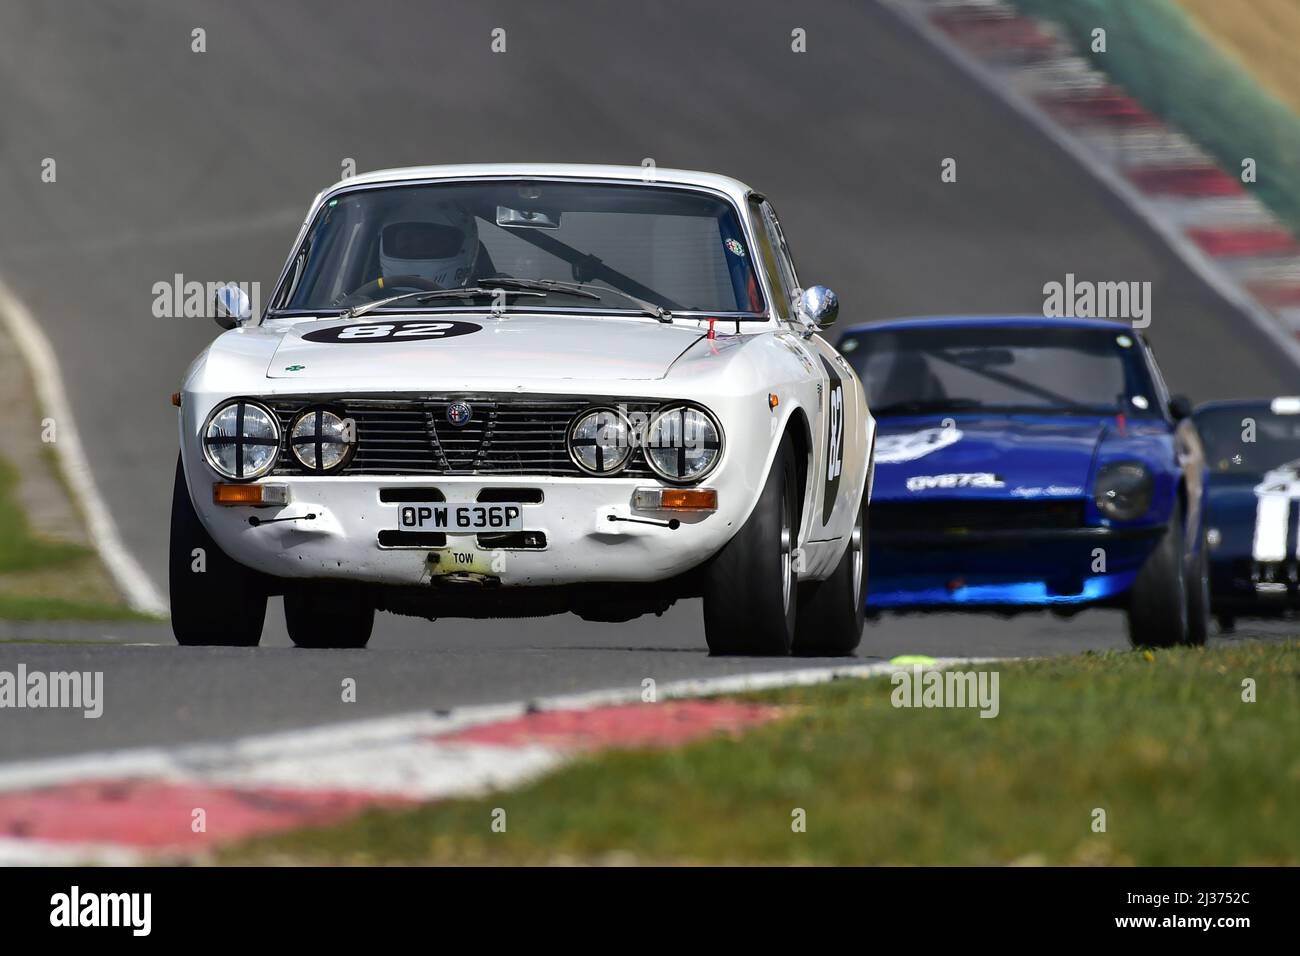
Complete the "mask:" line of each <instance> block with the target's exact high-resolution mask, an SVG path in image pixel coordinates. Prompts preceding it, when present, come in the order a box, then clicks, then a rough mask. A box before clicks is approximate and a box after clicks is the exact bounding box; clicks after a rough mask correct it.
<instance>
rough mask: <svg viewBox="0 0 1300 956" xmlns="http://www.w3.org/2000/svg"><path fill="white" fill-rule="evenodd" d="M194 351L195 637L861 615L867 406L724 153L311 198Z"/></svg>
mask: <svg viewBox="0 0 1300 956" xmlns="http://www.w3.org/2000/svg"><path fill="white" fill-rule="evenodd" d="M214 306H215V311H216V317H217V320H218V322H219V323H220V324H222V325H223V326H224V327H226V328H228V329H229V331H227V332H225V333H224V334H222V335H221V336H219V337H218V338H217V339H216V340H215V341H214V342H213V343H212V344H211V345H210V346H209V347H208V348H207V350H206V351H204V352H203V353H202V354H201V355H200V356H199V357H198V359H197V360H196V361H195V362H194V363H193V365H191V367H190V369H189V371H188V372H187V373H186V376H185V382H184V386H183V390H182V391H181V393H180V398H179V403H180V416H179V417H180V448H181V453H180V462H179V464H178V467H177V474H176V489H175V494H174V497H173V503H172V540H171V569H170V572H171V573H170V578H171V607H172V625H173V628H174V631H175V634H176V638H177V640H178V641H179V642H180V643H181V644H233V645H255V644H257V643H258V641H259V640H260V637H261V632H262V625H263V620H264V618H265V615H266V599H267V596H268V595H271V594H283V595H284V607H285V616H286V619H287V625H288V631H289V634H290V636H291V637H292V638H293V641H294V643H295V644H297V645H299V646H303V647H362V646H364V645H365V644H366V642H367V641H368V640H369V637H370V633H371V628H372V625H373V621H374V613H375V611H376V610H383V611H390V612H394V613H398V614H411V615H418V616H422V617H427V618H430V619H435V618H443V617H513V616H536V615H542V614H555V613H564V612H569V611H572V612H574V613H576V614H578V615H580V616H581V617H583V618H584V619H586V620H595V621H625V620H630V619H631V618H633V617H636V616H638V615H641V614H646V613H656V614H657V613H662V612H663V611H664V610H665V609H667V608H668V607H669V606H670V605H671V604H672V603H673V602H674V601H676V600H677V599H679V598H686V597H703V606H704V625H705V635H706V637H707V640H708V645H709V648H710V650H711V651H713V652H714V653H725V654H789V653H791V652H794V653H801V654H844V653H848V652H850V651H852V649H853V648H854V647H856V646H857V644H858V641H859V639H860V637H861V633H862V621H863V605H864V598H865V590H866V588H865V584H866V580H865V579H866V557H865V555H866V551H865V548H864V536H865V531H866V529H865V517H866V506H867V499H868V495H869V493H870V485H871V454H872V448H873V442H874V438H875V422H874V421H873V419H872V417H871V415H870V413H869V411H868V409H867V406H866V402H865V399H864V396H863V390H862V385H861V383H860V382H859V380H858V378H857V376H856V374H855V373H854V371H853V369H852V368H851V367H850V366H849V364H848V363H847V362H846V361H845V360H844V359H843V358H841V356H840V355H839V354H838V353H837V352H836V351H835V350H834V349H833V348H832V347H831V346H830V345H828V344H827V343H826V342H825V341H824V340H823V339H822V338H821V336H820V335H818V330H819V329H820V328H824V327H825V326H827V325H829V324H830V323H831V322H833V321H834V319H835V317H836V313H837V312H838V302H837V300H836V298H835V295H834V294H833V293H832V292H831V291H830V290H829V289H826V288H824V287H821V286H814V287H812V288H808V289H801V288H800V286H799V281H798V278H797V276H796V274H795V270H794V265H793V263H792V262H791V259H790V254H789V251H788V249H787V248H786V244H785V239H784V237H783V235H782V233H781V227H780V224H779V223H778V221H777V218H776V214H775V212H774V211H773V209H772V206H771V204H770V203H768V202H767V200H766V199H764V198H763V197H762V196H760V195H759V194H757V193H755V192H754V191H753V190H751V189H749V187H747V186H745V185H743V184H742V183H739V182H737V181H735V180H733V179H728V178H726V177H723V176H716V175H711V174H707V173H697V172H683V171H678V170H665V169H658V170H646V169H642V168H640V167H610V166H555V165H545V166H543V165H524V166H516V165H511V166H501V165H489V166H478V165H476V166H442V167H424V168H415V169H402V170H390V171H385V172H377V173H370V174H366V175H359V176H355V177H353V178H350V179H346V180H344V181H342V182H340V183H338V184H336V185H334V186H332V187H330V188H329V189H327V190H325V191H324V192H322V193H321V194H320V195H319V196H318V197H317V198H316V200H315V201H314V202H313V203H312V206H311V209H310V211H309V213H308V216H307V218H306V220H305V221H304V223H303V226H302V230H301V232H300V233H299V235H298V237H297V240H296V241H295V242H294V244H293V248H292V251H291V255H290V256H289V260H288V262H287V264H286V265H285V267H284V271H283V272H282V274H281V276H280V279H279V280H278V282H277V284H276V287H275V290H274V292H273V294H272V295H271V297H270V298H269V300H268V302H267V308H266V310H265V312H263V313H262V314H260V315H255V314H253V309H252V308H251V302H250V299H249V297H248V296H247V295H246V293H245V292H244V291H242V290H240V289H239V288H238V287H236V286H223V287H221V288H220V289H219V290H217V293H216V296H215V302H214Z"/></svg>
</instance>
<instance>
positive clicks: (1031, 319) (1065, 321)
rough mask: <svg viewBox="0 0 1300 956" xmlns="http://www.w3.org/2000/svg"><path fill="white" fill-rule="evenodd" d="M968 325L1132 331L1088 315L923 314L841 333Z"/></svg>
mask: <svg viewBox="0 0 1300 956" xmlns="http://www.w3.org/2000/svg"><path fill="white" fill-rule="evenodd" d="M971 326H985V327H1001V328H1090V329H1095V328H1098V327H1101V328H1108V329H1114V330H1115V331H1117V332H1119V331H1132V328H1133V327H1132V325H1130V324H1129V323H1127V322H1115V321H1112V320H1110V319H1088V318H1075V317H1064V318H1051V317H1045V316H1041V315H927V316H916V317H912V318H903V319H882V320H880V321H876V322H861V323H859V324H857V325H851V326H849V327H848V328H846V329H845V330H844V332H843V333H842V335H849V334H850V333H854V334H856V333H861V332H890V331H897V330H899V329H942V328H970V327H971Z"/></svg>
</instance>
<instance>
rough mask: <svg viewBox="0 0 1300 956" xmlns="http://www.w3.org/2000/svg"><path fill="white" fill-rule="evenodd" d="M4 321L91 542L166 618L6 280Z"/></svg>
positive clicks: (51, 362)
mask: <svg viewBox="0 0 1300 956" xmlns="http://www.w3.org/2000/svg"><path fill="white" fill-rule="evenodd" d="M0 321H3V322H4V324H5V327H6V328H7V329H8V330H9V334H10V335H12V336H13V338H14V341H15V342H16V343H17V345H18V351H19V352H20V353H21V354H22V356H23V359H24V360H25V361H26V362H27V367H28V368H29V369H30V370H31V375H32V380H33V381H34V382H35V384H36V398H37V401H38V403H39V404H40V407H41V411H42V413H43V414H44V415H46V416H47V417H49V418H52V419H54V421H55V425H56V427H57V429H58V431H57V440H56V441H55V442H54V449H55V452H56V453H57V455H58V458H59V464H60V466H61V468H62V470H63V475H64V477H65V478H66V479H67V482H68V487H69V488H70V489H71V491H72V495H73V497H74V498H75V499H76V504H77V506H78V507H79V508H80V509H81V513H82V514H83V515H85V518H86V524H87V526H88V528H87V530H88V531H89V532H90V540H91V542H92V543H93V544H94V545H95V548H96V549H97V550H98V551H99V555H100V557H101V558H102V559H103V562H104V566H105V567H106V568H107V569H108V573H109V574H111V575H112V576H113V580H114V582H115V583H116V584H117V587H118V589H119V590H120V591H121V592H122V596H123V597H125V598H126V601H127V603H128V604H129V605H130V606H131V607H132V608H133V609H134V610H136V611H141V612H143V613H145V614H157V615H163V616H165V615H166V614H167V604H166V602H165V601H164V600H163V598H162V594H160V593H159V591H158V589H157V588H156V587H155V586H154V583H153V581H152V580H151V579H150V578H149V575H148V574H146V573H145V571H144V568H142V567H141V566H140V564H139V562H137V561H136V559H135V557H134V556H133V555H132V554H131V552H129V551H128V550H127V549H126V545H124V544H123V543H122V536H121V535H120V534H119V533H118V530H117V524H116V523H115V522H114V521H113V516H112V514H111V513H110V512H109V510H108V506H107V505H106V504H105V503H104V499H103V497H102V496H101V495H100V493H99V489H98V488H97V487H96V486H95V478H94V475H93V474H92V473H91V470H90V463H89V461H87V459H86V453H85V450H84V449H83V448H82V445H81V438H80V436H79V435H78V434H77V426H76V422H75V420H74V419H73V417H72V409H71V407H70V406H69V404H68V399H67V393H66V392H65V391H64V389H63V377H62V376H61V375H60V373H59V363H58V361H57V360H56V359H55V357H54V349H53V348H52V347H51V346H50V342H49V339H47V338H46V337H45V333H44V332H43V331H42V330H41V327H40V325H38V324H37V322H36V320H35V319H33V318H32V315H31V313H30V312H28V311H27V307H26V306H24V305H23V304H22V302H20V301H19V300H18V298H17V296H15V295H14V294H13V293H12V292H10V291H9V287H8V286H6V285H5V284H4V282H3V281H0Z"/></svg>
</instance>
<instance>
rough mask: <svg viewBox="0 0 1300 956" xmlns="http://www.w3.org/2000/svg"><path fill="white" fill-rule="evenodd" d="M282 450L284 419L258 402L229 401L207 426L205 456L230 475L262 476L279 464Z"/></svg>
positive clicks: (244, 478)
mask: <svg viewBox="0 0 1300 956" xmlns="http://www.w3.org/2000/svg"><path fill="white" fill-rule="evenodd" d="M279 454H280V423H279V422H277V421H276V420H275V416H274V415H273V414H271V411H270V410H269V409H267V408H264V407H262V406H261V405H258V404H257V403H256V402H249V401H244V400H243V399H237V400H236V401H233V402H227V403H226V404H224V405H221V406H219V407H218V408H217V409H216V411H214V412H213V413H212V414H211V415H209V416H208V422H207V424H206V425H205V426H204V427H203V456H204V457H205V458H206V459H207V460H208V464H209V465H211V466H212V467H213V468H214V469H215V470H216V471H217V473H218V474H220V475H222V476H224V477H226V478H234V479H236V480H238V481H251V480H252V479H254V478H261V477H262V476H263V475H265V474H266V473H267V472H268V471H270V470H271V469H272V468H274V467H275V459H276V458H277V457H278V456H279Z"/></svg>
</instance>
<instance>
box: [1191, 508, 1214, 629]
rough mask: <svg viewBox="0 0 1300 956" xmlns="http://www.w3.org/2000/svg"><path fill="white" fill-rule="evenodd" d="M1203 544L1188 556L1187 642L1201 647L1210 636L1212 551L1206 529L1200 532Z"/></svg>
mask: <svg viewBox="0 0 1300 956" xmlns="http://www.w3.org/2000/svg"><path fill="white" fill-rule="evenodd" d="M1200 537H1201V541H1200V544H1201V546H1200V547H1199V548H1197V549H1196V554H1194V555H1191V556H1190V557H1189V558H1188V570H1187V643H1188V644H1190V645H1192V646H1193V647H1201V646H1202V645H1204V644H1205V641H1206V639H1207V638H1208V637H1209V636H1210V552H1209V545H1208V544H1207V543H1206V540H1205V531H1204V530H1202V531H1201V532H1200Z"/></svg>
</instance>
